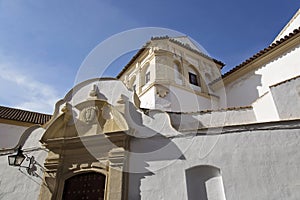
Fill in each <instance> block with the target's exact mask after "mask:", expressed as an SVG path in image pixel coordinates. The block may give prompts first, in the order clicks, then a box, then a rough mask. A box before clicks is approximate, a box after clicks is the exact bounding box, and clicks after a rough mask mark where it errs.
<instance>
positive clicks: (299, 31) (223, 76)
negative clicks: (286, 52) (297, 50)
mask: <svg viewBox="0 0 300 200" xmlns="http://www.w3.org/2000/svg"><path fill="white" fill-rule="evenodd" d="M299 33H300V27H299V28H298V29H295V30H294V31H293V32H292V33H290V34H288V35H286V36H284V38H281V39H280V40H277V41H275V42H274V43H272V44H271V45H270V46H268V47H266V48H264V49H262V50H260V51H259V52H258V53H256V54H254V55H253V56H252V57H250V58H248V59H246V60H245V61H244V62H242V63H241V64H239V65H237V66H235V67H234V68H232V69H231V70H230V71H228V72H226V73H225V74H223V75H222V78H225V77H227V76H229V75H230V74H232V73H234V72H235V71H237V70H239V69H241V68H243V67H244V66H246V65H247V64H249V63H251V62H253V61H255V60H256V59H258V58H259V57H261V56H262V55H264V54H266V53H268V52H269V51H270V50H272V49H274V48H275V47H277V46H279V45H281V44H283V43H285V42H287V41H288V40H290V39H292V38H294V37H296V36H297V35H299ZM222 78H218V79H216V80H214V81H212V82H211V83H210V84H209V85H212V84H214V83H216V82H218V81H219V80H221V79H222Z"/></svg>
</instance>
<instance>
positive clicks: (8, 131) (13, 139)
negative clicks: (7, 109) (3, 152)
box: [0, 123, 28, 149]
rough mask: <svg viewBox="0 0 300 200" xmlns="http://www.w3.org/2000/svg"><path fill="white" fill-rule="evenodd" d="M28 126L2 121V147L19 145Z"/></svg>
mask: <svg viewBox="0 0 300 200" xmlns="http://www.w3.org/2000/svg"><path fill="white" fill-rule="evenodd" d="M27 128H28V127H26V126H17V125H12V124H4V123H0V138H1V139H0V149H7V148H13V147H15V146H16V145H17V143H18V141H19V139H20V137H21V134H22V133H23V132H24V131H25V130H26V129H27Z"/></svg>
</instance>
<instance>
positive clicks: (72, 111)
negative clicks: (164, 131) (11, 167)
mask: <svg viewBox="0 0 300 200" xmlns="http://www.w3.org/2000/svg"><path fill="white" fill-rule="evenodd" d="M128 129H129V128H128V125H127V122H126V120H125V118H124V116H123V115H122V113H120V112H119V111H118V110H117V109H116V108H114V106H112V105H111V104H109V103H108V102H107V101H105V100H100V99H96V100H86V101H84V102H81V103H79V104H77V105H75V106H71V105H70V104H67V105H66V106H65V107H64V108H63V109H62V114H60V115H58V116H57V118H56V119H54V120H53V121H52V123H51V124H50V125H49V126H48V127H47V129H46V131H45V134H44V135H43V137H42V139H41V141H42V142H44V143H47V140H51V139H64V138H75V137H85V136H91V135H98V134H106V133H112V132H124V131H127V130H128Z"/></svg>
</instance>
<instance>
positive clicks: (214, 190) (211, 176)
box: [185, 165, 226, 200]
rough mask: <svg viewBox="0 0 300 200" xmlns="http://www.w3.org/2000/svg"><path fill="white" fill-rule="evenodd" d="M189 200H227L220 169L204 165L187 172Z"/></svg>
mask: <svg viewBox="0 0 300 200" xmlns="http://www.w3.org/2000/svg"><path fill="white" fill-rule="evenodd" d="M185 173H186V185H187V193H188V200H199V199H201V200H212V199H214V200H225V199H226V198H225V192H224V187H223V181H222V176H221V172H220V169H218V168H216V167H213V166H208V165H202V166H196V167H192V168H190V169H187V170H186V172H185Z"/></svg>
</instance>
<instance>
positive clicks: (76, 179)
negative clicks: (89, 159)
mask: <svg viewBox="0 0 300 200" xmlns="http://www.w3.org/2000/svg"><path fill="white" fill-rule="evenodd" d="M104 191H105V175H103V174H101V173H96V172H88V173H83V174H78V175H75V176H72V177H70V178H68V179H67V180H66V181H65V185H64V191H63V198H62V199H64V200H77V199H78V200H79V199H80V200H81V199H89V200H103V199H104Z"/></svg>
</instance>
